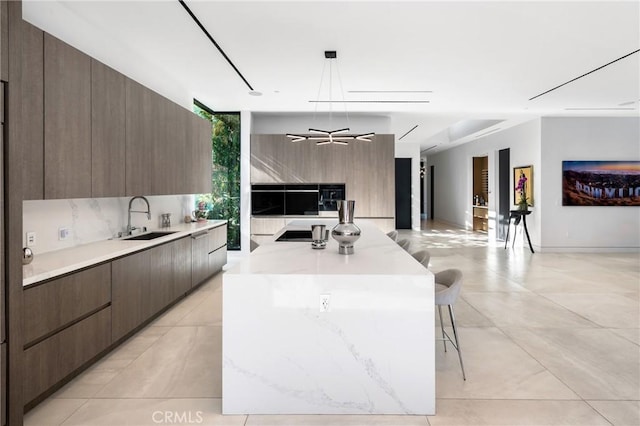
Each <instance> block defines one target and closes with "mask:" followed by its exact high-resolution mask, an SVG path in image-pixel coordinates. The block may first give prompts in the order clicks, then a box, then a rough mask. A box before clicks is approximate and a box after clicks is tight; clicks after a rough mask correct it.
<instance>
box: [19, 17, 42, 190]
mask: <svg viewBox="0 0 640 426" xmlns="http://www.w3.org/2000/svg"><path fill="white" fill-rule="evenodd" d="M23 26H24V29H23V39H22V49H23V54H22V75H23V83H24V84H23V86H22V115H23V116H24V117H29V122H28V124H27V125H25V126H23V138H22V144H23V145H24V152H25V153H28V154H27V155H25V156H24V159H23V161H22V182H23V199H25V200H42V199H43V198H44V32H43V31H42V30H40V29H38V28H36V27H34V26H33V25H31V24H29V23H28V22H26V21H23Z"/></svg>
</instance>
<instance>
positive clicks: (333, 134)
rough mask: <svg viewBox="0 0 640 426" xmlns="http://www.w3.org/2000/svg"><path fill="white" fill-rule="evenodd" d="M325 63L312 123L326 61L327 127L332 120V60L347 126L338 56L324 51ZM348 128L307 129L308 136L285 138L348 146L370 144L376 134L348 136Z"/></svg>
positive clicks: (322, 77)
mask: <svg viewBox="0 0 640 426" xmlns="http://www.w3.org/2000/svg"><path fill="white" fill-rule="evenodd" d="M324 57H325V63H324V67H323V68H322V76H321V77H320V88H318V99H317V101H316V109H315V112H314V114H313V116H314V121H315V116H316V113H317V111H318V104H319V103H320V92H321V91H322V81H323V80H324V71H325V68H326V65H327V61H328V62H329V126H331V122H332V118H333V107H332V104H333V101H332V92H331V83H332V80H333V66H332V65H333V60H335V62H336V72H337V75H338V83H339V84H340V93H341V95H342V103H343V104H344V112H345V116H346V120H347V126H349V113H348V112H347V104H346V102H344V93H343V91H342V80H341V79H340V71H339V70H338V59H337V57H338V55H337V52H336V51H335V50H326V51H325V52H324ZM349 130H350V129H349V127H345V128H343V129H337V130H322V129H313V128H309V134H308V135H300V134H294V133H287V137H288V138H290V139H291V142H303V141H315V142H316V145H329V144H336V145H349V141H356V140H357V141H363V142H371V141H372V139H371V138H373V137H374V136H375V135H376V134H375V133H373V132H370V133H363V134H357V135H350V134H348V133H349Z"/></svg>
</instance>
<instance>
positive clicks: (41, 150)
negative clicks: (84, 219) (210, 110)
mask: <svg viewBox="0 0 640 426" xmlns="http://www.w3.org/2000/svg"><path fill="white" fill-rule="evenodd" d="M24 27H25V28H24V40H23V42H24V48H23V56H22V60H23V66H22V68H23V74H24V78H23V82H24V84H23V94H24V102H23V103H22V104H23V114H24V115H25V116H29V117H30V120H29V124H28V126H25V129H24V135H25V137H24V145H25V149H26V150H27V151H28V152H29V155H28V156H25V161H24V165H23V182H24V185H23V188H24V190H23V192H24V199H26V200H37V199H54V198H57V199H60V198H89V197H94V198H98V197H123V196H134V195H166V194H194V193H204V192H210V191H211V123H210V122H209V121H207V120H205V119H202V118H200V117H198V116H197V115H195V114H193V113H192V112H190V111H189V110H187V109H185V108H182V107H181V106H179V105H178V104H176V103H174V102H172V101H170V100H168V99H166V98H164V97H163V96H161V95H159V94H158V93H156V92H154V91H152V90H150V89H148V88H146V87H145V86H143V85H141V84H139V83H137V82H135V81H133V80H131V79H129V78H127V77H125V76H124V75H122V74H120V73H118V72H117V71H115V70H113V69H111V68H109V67H108V66H106V65H105V64H103V63H101V62H99V61H97V60H95V59H92V58H91V57H89V56H87V55H85V54H84V53H82V52H80V51H78V50H76V49H74V48H73V47H71V46H69V45H67V44H66V43H64V42H62V41H61V40H58V39H57V38H55V37H53V36H51V35H49V34H47V33H45V32H43V31H41V30H39V29H38V28H36V27H34V26H33V25H31V24H28V23H26V22H25V23H24Z"/></svg>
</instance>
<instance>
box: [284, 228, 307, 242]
mask: <svg viewBox="0 0 640 426" xmlns="http://www.w3.org/2000/svg"><path fill="white" fill-rule="evenodd" d="M276 241H300V242H311V231H297V230H295V231H294V230H289V231H284V234H282V235H280V236H279V237H278V238H277V239H276Z"/></svg>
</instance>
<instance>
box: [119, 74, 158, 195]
mask: <svg viewBox="0 0 640 426" xmlns="http://www.w3.org/2000/svg"><path fill="white" fill-rule="evenodd" d="M154 95H155V94H154V93H153V92H152V91H151V90H149V89H147V88H146V87H144V86H143V85H142V84H140V83H138V82H135V81H133V80H131V79H127V81H126V123H127V124H126V146H127V154H126V194H127V195H150V194H151V193H152V192H151V173H152V169H153V164H152V163H153V160H154V158H153V156H152V153H153V146H154V143H155V137H156V133H155V129H154V123H155V120H156V119H157V117H156V110H157V108H156V105H154V101H156V99H155V96H154Z"/></svg>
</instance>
